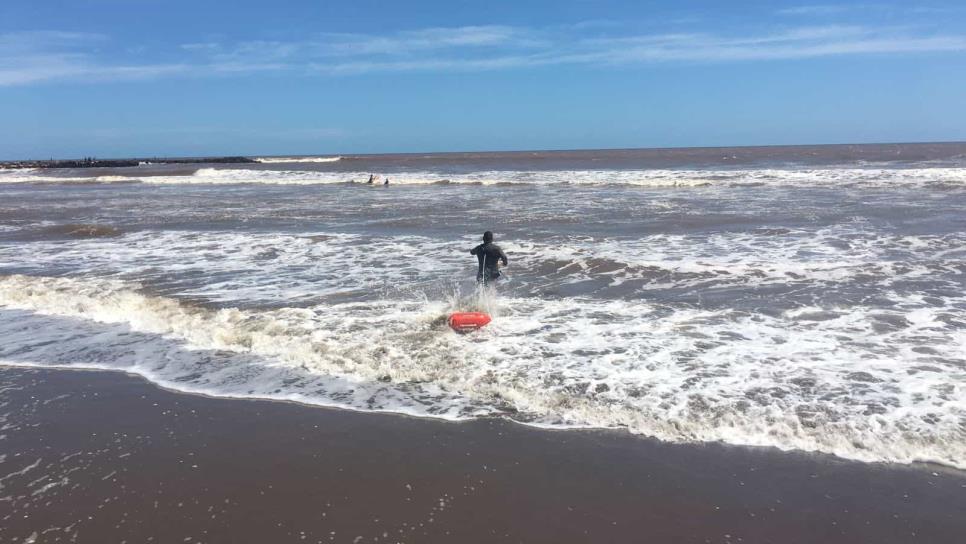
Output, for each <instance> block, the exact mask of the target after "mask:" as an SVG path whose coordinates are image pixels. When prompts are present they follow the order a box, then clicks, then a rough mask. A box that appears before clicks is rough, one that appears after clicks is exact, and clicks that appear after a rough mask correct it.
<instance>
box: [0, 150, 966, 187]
mask: <svg viewBox="0 0 966 544" xmlns="http://www.w3.org/2000/svg"><path fill="white" fill-rule="evenodd" d="M329 159H333V160H334V159H337V158H336V157H330V158H324V159H321V158H319V159H316V158H313V159H304V161H313V162H319V161H322V160H329ZM300 160H303V159H300ZM278 162H279V163H283V162H289V163H292V162H299V161H294V160H292V161H288V160H286V161H282V160H279V161H278ZM384 177H388V178H389V179H390V182H391V184H393V185H428V184H443V183H452V184H479V185H497V184H521V185H565V184H571V185H589V186H593V185H629V186H637V187H651V188H673V187H740V186H757V185H762V186H774V187H810V186H816V187H821V186H830V187H878V188H890V187H950V188H957V187H966V168H938V167H931V168H811V169H734V170H691V169H681V170H668V169H664V170H567V171H558V170H546V171H497V170H492V171H477V172H470V173H462V174H450V173H446V172H441V171H414V172H400V173H391V172H390V173H385V174H384ZM368 178H369V172H364V171H346V172H331V171H324V172H323V171H313V170H269V169H261V170H259V169H251V168H201V169H198V170H197V171H195V172H194V173H193V174H188V175H177V176H164V175H161V176H158V175H143V174H141V173H135V174H133V175H132V176H130V177H128V176H117V175H115V176H100V177H97V176H78V177H61V176H54V175H50V173H49V172H44V171H36V170H35V171H25V170H9V171H0V183H95V182H111V181H131V180H141V181H143V182H145V183H155V184H194V185H204V184H276V185H316V184H330V183H347V182H353V181H354V182H356V183H362V182H365V181H366V180H368Z"/></svg>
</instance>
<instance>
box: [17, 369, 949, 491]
mask: <svg viewBox="0 0 966 544" xmlns="http://www.w3.org/2000/svg"><path fill="white" fill-rule="evenodd" d="M5 370H39V371H44V372H79V373H85V372H89V373H116V374H120V375H122V376H125V377H127V378H130V379H133V380H135V381H137V382H140V383H142V384H143V385H145V386H147V387H153V388H156V389H158V390H159V391H162V392H164V393H169V394H172V395H188V396H194V397H200V398H203V399H209V400H212V401H219V400H224V401H237V402H246V401H247V402H269V403H279V404H283V405H291V406H298V407H301V408H307V409H318V410H333V411H336V412H345V413H349V414H362V415H366V414H372V415H375V416H380V417H399V418H405V419H412V420H416V421H426V422H430V423H441V424H452V425H459V424H468V423H472V422H475V421H496V422H501V423H505V424H508V425H514V426H519V427H521V428H523V429H532V430H534V431H536V432H549V433H601V434H607V435H612V438H614V439H617V440H644V441H653V442H655V443H657V444H664V445H669V446H681V447H697V448H701V447H720V448H725V449H735V450H738V451H757V452H759V453H763V454H766V455H788V456H798V457H801V458H803V459H806V460H807V459H813V460H815V461H819V462H822V461H825V462H844V463H856V464H859V465H866V466H870V467H879V468H883V469H890V468H908V469H912V470H923V471H929V472H947V473H950V474H954V475H960V476H963V477H964V478H966V469H962V468H959V467H956V466H952V465H944V464H942V463H939V462H935V461H919V460H917V461H912V462H908V463H902V462H898V461H878V460H877V461H866V460H862V459H853V458H849V457H843V456H841V455H837V454H834V453H829V452H824V451H818V450H802V449H797V448H788V449H782V448H779V447H777V446H763V445H756V444H733V443H729V442H723V441H714V442H704V441H694V442H674V441H670V440H664V439H661V438H658V437H654V436H648V435H645V434H636V433H632V432H630V431H628V430H627V429H625V428H618V427H593V426H578V425H574V426H569V427H565V426H553V425H541V424H536V423H528V422H526V421H517V420H514V419H512V418H506V417H500V416H482V417H473V418H465V419H454V418H446V417H434V416H432V415H423V414H410V413H405V412H395V411H392V410H364V409H361V408H353V407H351V406H342V405H337V404H323V403H318V402H309V401H304V400H296V399H285V398H272V397H262V396H235V395H229V394H225V395H217V394H212V393H206V392H202V391H191V390H187V389H177V388H175V387H172V386H170V385H167V384H165V383H161V382H156V381H153V380H152V379H151V378H149V377H147V376H145V375H142V374H138V373H137V372H130V371H127V370H123V369H114V368H99V367H85V366H56V365H53V366H51V365H39V364H30V363H10V362H0V375H2V373H3V372H4V371H5Z"/></svg>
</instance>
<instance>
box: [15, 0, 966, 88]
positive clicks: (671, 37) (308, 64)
mask: <svg viewBox="0 0 966 544" xmlns="http://www.w3.org/2000/svg"><path fill="white" fill-rule="evenodd" d="M812 7H813V8H814V7H815V6H812ZM586 28H592V29H593V32H587V31H586ZM586 28H585V27H580V26H578V25H569V26H567V27H552V28H523V27H510V26H493V25H491V26H463V27H455V28H425V29H417V30H407V31H400V32H395V33H390V34H380V35H365V34H322V35H318V36H314V37H312V38H311V39H305V40H297V41H267V40H260V41H241V42H194V43H186V44H183V45H181V46H179V47H178V48H176V49H175V50H174V51H172V52H168V53H169V55H168V57H166V59H173V60H168V61H166V62H158V63H144V64H135V63H130V62H128V63H125V62H119V61H116V60H114V59H116V58H117V56H115V57H111V56H109V55H106V54H104V53H103V52H102V50H103V49H109V47H108V46H109V45H110V39H109V38H107V37H106V36H102V35H98V34H82V33H69V32H49V31H48V32H21V33H10V34H0V86H3V85H7V86H10V85H25V84H30V83H37V82H42V81H50V80H63V79H72V80H93V81H102V80H136V79H148V78H157V77H166V76H174V75H178V76H183V77H210V76H217V75H222V76H228V75H241V74H253V73H266V72H277V73H291V74H315V75H328V76H340V75H353V74H368V73H398V72H454V71H487V70H506V69H514V68H524V67H537V66H551V65H570V66H580V65H583V66H611V67H613V66H622V65H633V64H648V63H651V64H654V63H671V62H692V63H700V62H705V63H707V62H750V61H769V60H782V59H785V60H793V59H804V58H815V57H830V56H844V55H889V54H892V55H894V54H913V53H929V52H931V53H938V52H947V53H948V52H964V51H966V35H960V34H948V33H946V34H943V33H935V32H927V31H923V30H922V28H919V27H895V26H892V27H881V26H880V27H876V26H863V25H822V26H791V27H789V26H783V27H779V28H775V29H772V30H765V31H760V32H757V33H749V32H740V33H739V32H731V33H709V32H675V33H633V32H630V31H629V30H628V27H627V26H626V25H605V24H592V25H586ZM122 58H123V57H122Z"/></svg>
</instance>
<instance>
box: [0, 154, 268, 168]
mask: <svg viewBox="0 0 966 544" xmlns="http://www.w3.org/2000/svg"><path fill="white" fill-rule="evenodd" d="M257 162H258V161H256V160H255V159H250V158H248V157H198V158H180V159H164V158H150V159H95V158H85V159H69V160H53V159H51V160H46V161H0V169H9V168H123V167H127V166H141V165H147V164H211V163H216V164H230V163H257Z"/></svg>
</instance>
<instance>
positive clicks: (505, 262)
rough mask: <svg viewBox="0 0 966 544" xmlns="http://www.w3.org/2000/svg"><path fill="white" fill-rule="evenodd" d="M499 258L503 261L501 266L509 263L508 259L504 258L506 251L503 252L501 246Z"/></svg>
mask: <svg viewBox="0 0 966 544" xmlns="http://www.w3.org/2000/svg"><path fill="white" fill-rule="evenodd" d="M500 260H501V261H503V266H506V265H508V264H510V263H509V261H507V260H506V253H503V249H502V248H501V249H500Z"/></svg>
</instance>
